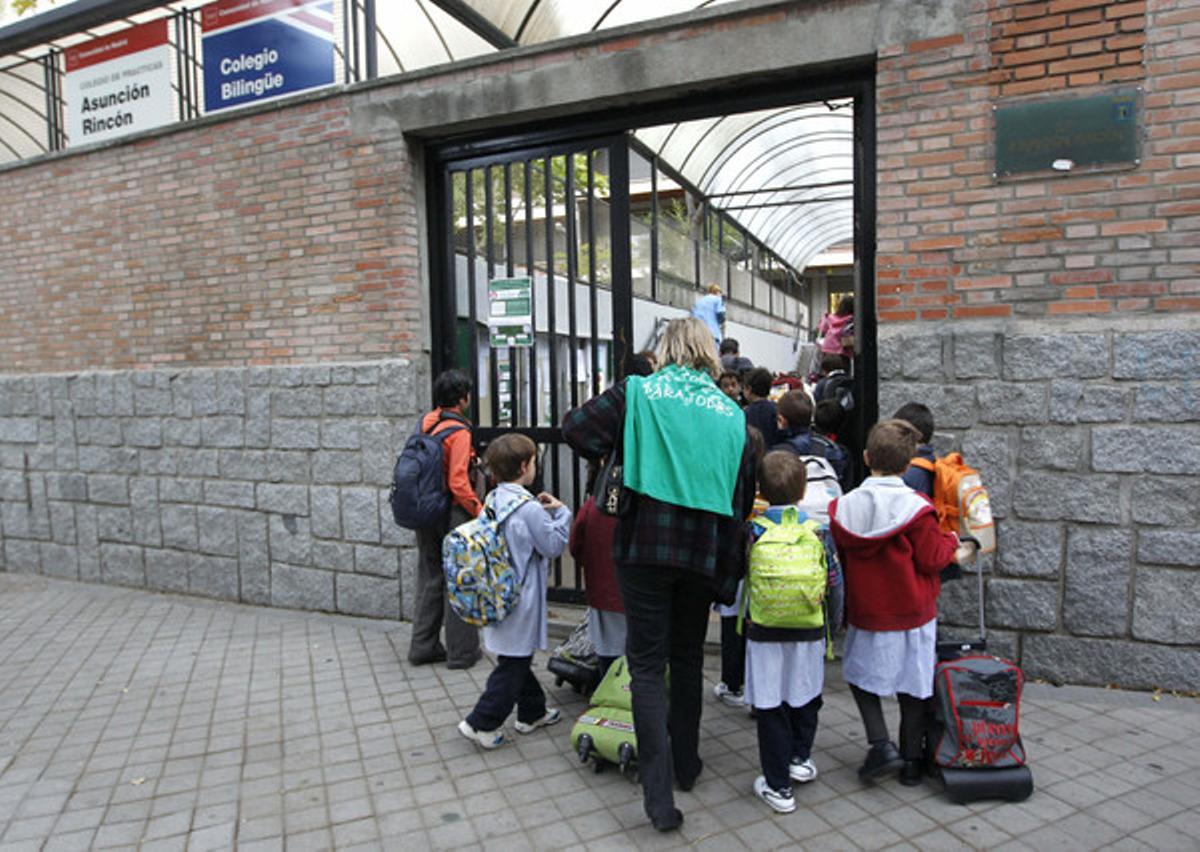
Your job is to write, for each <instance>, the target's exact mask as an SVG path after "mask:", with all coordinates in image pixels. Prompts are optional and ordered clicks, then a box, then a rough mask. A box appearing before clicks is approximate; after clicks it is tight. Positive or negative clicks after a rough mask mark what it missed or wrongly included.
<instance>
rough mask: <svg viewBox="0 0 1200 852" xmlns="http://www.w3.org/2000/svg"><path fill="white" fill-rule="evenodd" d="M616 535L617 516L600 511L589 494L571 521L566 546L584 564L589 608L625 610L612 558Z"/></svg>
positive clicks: (578, 561)
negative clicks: (569, 534) (568, 543)
mask: <svg viewBox="0 0 1200 852" xmlns="http://www.w3.org/2000/svg"><path fill="white" fill-rule="evenodd" d="M616 534H617V519H616V518H614V517H612V516H611V515H606V514H604V513H603V512H601V511H600V510H599V509H598V508H597V507H596V498H594V497H591V496H590V495H589V497H588V498H587V500H585V501H584V502H583V505H582V506H580V507H579V513H578V514H577V515H576V516H575V521H574V523H572V524H571V542H570V545H569V546H570V548H571V556H572V557H573V558H574V559H575V563H576V564H577V565H578V564H582V565H583V588H584V592H585V594H586V595H587V602H588V606H590V607H591V608H592V609H602V610H605V611H606V612H624V611H625V607H624V605H623V604H622V603H621V590H620V589H618V588H617V567H616V566H615V565H613V557H612V554H613V540H614V539H615V538H616Z"/></svg>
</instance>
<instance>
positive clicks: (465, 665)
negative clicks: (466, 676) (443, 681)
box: [446, 651, 483, 671]
mask: <svg viewBox="0 0 1200 852" xmlns="http://www.w3.org/2000/svg"><path fill="white" fill-rule="evenodd" d="M482 659H483V651H476V652H475V653H474V654H473V655H471V656H470V657H467V658H466V659H465V660H451V661H450V662H448V663H446V668H448V669H454V670H455V671H462V670H464V669H469V668H471V667H472V666H474V665H475V664H476V663H478V662H479V661H480V660H482Z"/></svg>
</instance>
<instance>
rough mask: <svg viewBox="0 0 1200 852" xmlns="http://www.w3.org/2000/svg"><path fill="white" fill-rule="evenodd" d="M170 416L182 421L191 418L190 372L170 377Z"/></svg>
mask: <svg viewBox="0 0 1200 852" xmlns="http://www.w3.org/2000/svg"><path fill="white" fill-rule="evenodd" d="M171 414H172V415H174V416H175V417H179V418H184V419H189V418H191V416H192V374H191V371H184V372H182V373H176V374H175V375H173V376H171Z"/></svg>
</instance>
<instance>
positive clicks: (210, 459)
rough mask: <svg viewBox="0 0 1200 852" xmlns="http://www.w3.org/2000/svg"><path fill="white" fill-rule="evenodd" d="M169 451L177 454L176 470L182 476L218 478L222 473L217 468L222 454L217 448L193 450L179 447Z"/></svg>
mask: <svg viewBox="0 0 1200 852" xmlns="http://www.w3.org/2000/svg"><path fill="white" fill-rule="evenodd" d="M169 452H171V454H172V455H174V456H175V470H176V472H178V473H179V475H181V476H198V477H208V478H210V479H216V478H217V477H218V476H219V475H220V474H219V473H218V468H217V461H218V459H219V458H220V456H219V454H218V451H217V450H193V449H188V448H185V447H179V448H176V449H174V450H170V451H169Z"/></svg>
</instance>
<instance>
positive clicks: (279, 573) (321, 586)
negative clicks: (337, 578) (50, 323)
mask: <svg viewBox="0 0 1200 852" xmlns="http://www.w3.org/2000/svg"><path fill="white" fill-rule="evenodd" d="M271 605H272V606H285V607H291V608H293V609H318V610H324V611H326V612H332V611H333V609H334V598H333V574H331V573H329V572H328V571H317V570H315V569H312V568H302V567H299V566H296V565H284V564H281V563H278V562H276V563H274V564H273V565H272V566H271Z"/></svg>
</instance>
